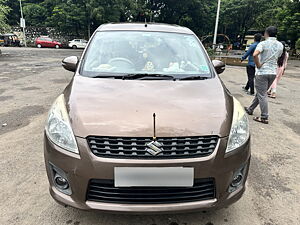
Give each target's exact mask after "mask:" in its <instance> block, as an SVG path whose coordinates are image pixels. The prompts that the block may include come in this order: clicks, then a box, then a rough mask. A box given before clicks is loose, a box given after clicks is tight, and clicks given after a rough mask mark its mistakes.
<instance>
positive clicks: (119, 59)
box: [108, 58, 135, 67]
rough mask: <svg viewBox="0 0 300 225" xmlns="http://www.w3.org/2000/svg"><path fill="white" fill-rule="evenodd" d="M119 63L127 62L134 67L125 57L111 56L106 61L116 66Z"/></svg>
mask: <svg viewBox="0 0 300 225" xmlns="http://www.w3.org/2000/svg"><path fill="white" fill-rule="evenodd" d="M119 63H127V64H128V65H130V66H131V67H135V65H134V64H133V62H131V61H130V60H129V59H126V58H112V59H110V60H109V61H108V64H109V65H112V66H117V65H119Z"/></svg>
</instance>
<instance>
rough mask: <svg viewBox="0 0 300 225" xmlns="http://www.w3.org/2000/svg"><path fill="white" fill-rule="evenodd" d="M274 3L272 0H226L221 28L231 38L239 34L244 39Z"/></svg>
mask: <svg viewBox="0 0 300 225" xmlns="http://www.w3.org/2000/svg"><path fill="white" fill-rule="evenodd" d="M271 5H272V0H251V1H249V0H224V1H223V2H222V5H221V20H220V21H221V22H220V23H221V26H220V28H221V30H222V32H223V33H227V34H229V36H230V37H231V39H234V38H236V37H237V36H238V35H240V36H241V39H242V40H243V39H244V37H245V35H246V33H247V32H248V31H249V29H250V28H253V27H254V26H255V25H256V22H257V18H258V17H259V16H260V15H262V14H263V13H265V12H266V11H267V9H269V8H270V7H271Z"/></svg>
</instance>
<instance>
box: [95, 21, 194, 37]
mask: <svg viewBox="0 0 300 225" xmlns="http://www.w3.org/2000/svg"><path fill="white" fill-rule="evenodd" d="M97 31H158V32H171V33H182V34H194V33H193V32H192V31H191V30H190V29H188V28H186V27H181V26H179V25H170V24H164V23H108V24H102V25H101V26H100V27H98V29H97Z"/></svg>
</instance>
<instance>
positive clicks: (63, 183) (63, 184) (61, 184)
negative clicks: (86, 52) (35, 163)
mask: <svg viewBox="0 0 300 225" xmlns="http://www.w3.org/2000/svg"><path fill="white" fill-rule="evenodd" d="M54 181H55V184H56V185H57V187H58V188H60V189H68V187H69V182H68V181H67V179H65V178H63V177H61V176H60V175H59V174H56V175H55V178H54Z"/></svg>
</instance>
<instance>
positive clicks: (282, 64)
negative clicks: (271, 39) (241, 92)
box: [268, 41, 289, 98]
mask: <svg viewBox="0 0 300 225" xmlns="http://www.w3.org/2000/svg"><path fill="white" fill-rule="evenodd" d="M281 43H282V45H283V53H282V55H281V56H280V58H279V59H278V62H277V66H278V67H277V74H276V78H275V80H274V82H273V84H272V85H271V87H270V88H269V91H268V95H269V97H270V98H276V88H277V84H278V82H279V80H280V79H281V77H282V76H283V74H284V71H285V69H286V67H287V61H288V58H289V53H288V52H287V50H286V48H285V42H284V41H282V42H281Z"/></svg>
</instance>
